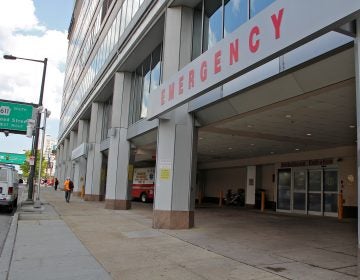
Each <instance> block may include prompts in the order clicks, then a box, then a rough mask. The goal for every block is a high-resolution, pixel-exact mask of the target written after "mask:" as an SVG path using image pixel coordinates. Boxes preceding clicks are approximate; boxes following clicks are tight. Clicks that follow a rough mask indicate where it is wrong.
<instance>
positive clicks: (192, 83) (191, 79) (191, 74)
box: [188, 69, 195, 89]
mask: <svg viewBox="0 0 360 280" xmlns="http://www.w3.org/2000/svg"><path fill="white" fill-rule="evenodd" d="M194 79H195V73H194V69H191V70H190V71H189V86H188V88H189V89H191V88H193V87H194V86H195V80H194Z"/></svg>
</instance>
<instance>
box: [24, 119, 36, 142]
mask: <svg viewBox="0 0 360 280" xmlns="http://www.w3.org/2000/svg"><path fill="white" fill-rule="evenodd" d="M27 123H28V124H27V127H26V137H29V138H31V137H33V134H34V128H35V120H32V119H29V120H27Z"/></svg>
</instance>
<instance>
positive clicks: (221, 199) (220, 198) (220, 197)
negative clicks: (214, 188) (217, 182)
mask: <svg viewBox="0 0 360 280" xmlns="http://www.w3.org/2000/svg"><path fill="white" fill-rule="evenodd" d="M222 202H223V192H222V191H220V193H219V207H221V206H222Z"/></svg>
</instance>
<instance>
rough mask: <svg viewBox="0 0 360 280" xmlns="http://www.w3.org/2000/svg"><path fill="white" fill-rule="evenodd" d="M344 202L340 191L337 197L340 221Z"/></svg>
mask: <svg viewBox="0 0 360 280" xmlns="http://www.w3.org/2000/svg"><path fill="white" fill-rule="evenodd" d="M343 203H344V200H343V194H342V190H341V191H340V193H339V195H338V219H339V220H342V218H343V216H344V206H343Z"/></svg>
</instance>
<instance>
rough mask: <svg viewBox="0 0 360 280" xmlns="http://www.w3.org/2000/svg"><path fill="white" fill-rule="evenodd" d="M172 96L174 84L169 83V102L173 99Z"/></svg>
mask: <svg viewBox="0 0 360 280" xmlns="http://www.w3.org/2000/svg"><path fill="white" fill-rule="evenodd" d="M174 95H175V83H171V84H170V85H169V99H168V100H169V101H170V100H173V99H174Z"/></svg>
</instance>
